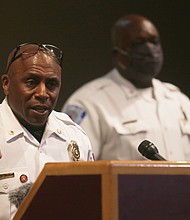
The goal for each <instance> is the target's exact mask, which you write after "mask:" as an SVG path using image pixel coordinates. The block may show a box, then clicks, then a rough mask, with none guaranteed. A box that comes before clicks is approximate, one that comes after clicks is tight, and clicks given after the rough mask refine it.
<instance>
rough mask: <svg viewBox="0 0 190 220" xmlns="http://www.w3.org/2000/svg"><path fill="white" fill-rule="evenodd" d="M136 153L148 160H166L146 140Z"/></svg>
mask: <svg viewBox="0 0 190 220" xmlns="http://www.w3.org/2000/svg"><path fill="white" fill-rule="evenodd" d="M138 151H139V152H140V153H141V154H142V155H143V156H144V157H146V158H147V159H150V160H166V159H165V158H164V157H162V156H161V155H160V154H159V152H158V149H157V147H156V146H155V145H154V144H153V143H151V142H150V141H147V140H144V141H142V142H141V143H140V144H139V146H138Z"/></svg>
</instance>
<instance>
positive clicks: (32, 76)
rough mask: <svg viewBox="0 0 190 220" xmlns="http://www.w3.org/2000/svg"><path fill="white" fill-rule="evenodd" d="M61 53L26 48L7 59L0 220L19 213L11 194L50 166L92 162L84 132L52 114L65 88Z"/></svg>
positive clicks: (0, 115) (0, 108)
mask: <svg viewBox="0 0 190 220" xmlns="http://www.w3.org/2000/svg"><path fill="white" fill-rule="evenodd" d="M61 63H62V51H61V50H60V49H59V48H57V47H55V46H53V45H47V44H33V43H32V44H31V43H26V44H22V45H19V46H18V47H16V48H15V49H14V50H13V51H12V52H11V53H10V55H9V58H8V63H7V71H6V74H4V75H3V76H2V84H3V89H4V92H5V95H6V98H5V99H4V101H3V102H2V103H1V104H0V219H1V220H9V219H12V218H13V216H14V215H15V213H16V211H17V208H16V206H15V204H13V203H11V202H10V201H11V200H10V201H9V195H10V192H14V190H16V189H18V188H20V187H22V186H23V185H24V184H26V183H33V182H34V181H35V180H36V178H37V176H38V174H39V173H40V171H41V170H42V168H43V166H44V164H45V163H47V162H70V161H71V162H72V161H87V160H93V154H92V150H91V144H90V141H89V138H88V137H87V135H86V134H85V132H84V131H83V130H82V129H81V128H80V126H78V125H77V124H76V123H74V122H73V121H72V120H71V119H70V118H69V117H68V115H66V114H64V113H62V112H60V113H59V112H56V111H54V110H53V109H54V107H55V105H56V102H57V99H58V95H59V91H60V87H61V72H62V71H61V69H62V68H61Z"/></svg>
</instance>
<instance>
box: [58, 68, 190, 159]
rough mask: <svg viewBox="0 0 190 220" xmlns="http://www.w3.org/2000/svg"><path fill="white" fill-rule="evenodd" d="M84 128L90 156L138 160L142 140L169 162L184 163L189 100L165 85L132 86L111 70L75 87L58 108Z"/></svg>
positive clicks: (189, 140) (189, 145) (189, 150)
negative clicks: (78, 87)
mask: <svg viewBox="0 0 190 220" xmlns="http://www.w3.org/2000/svg"><path fill="white" fill-rule="evenodd" d="M62 110H63V111H64V112H66V113H67V114H68V115H70V117H71V118H72V119H73V120H74V121H75V122H77V123H79V124H80V125H81V127H82V128H83V129H84V130H85V132H86V133H87V135H88V136H89V138H90V141H91V144H92V147H93V150H94V153H95V157H96V159H109V160H141V159H144V157H143V156H141V155H140V153H139V152H138V146H139V144H140V143H141V142H142V141H143V140H145V139H147V140H149V141H151V142H153V143H154V144H155V145H156V146H157V148H158V149H159V153H160V154H161V155H162V156H163V157H165V158H166V159H167V160H170V161H180V160H189V161H190V101H189V99H188V97H187V96H185V95H184V94H182V93H181V92H180V90H179V89H178V88H177V87H176V86H174V85H172V84H169V83H163V82H161V81H159V80H157V79H153V88H147V89H137V88H135V87H134V86H133V85H132V84H131V83H130V82H129V81H127V80H126V79H124V78H123V77H122V76H121V75H120V74H119V73H118V71H117V70H116V69H113V70H112V71H110V72H109V73H108V74H107V75H105V76H103V77H100V78H98V79H95V80H93V81H92V82H89V83H87V84H86V85H84V86H82V88H80V89H78V91H76V92H75V93H74V94H73V95H72V96H71V97H70V98H69V99H68V100H67V102H66V103H65V105H64V107H63V109H62Z"/></svg>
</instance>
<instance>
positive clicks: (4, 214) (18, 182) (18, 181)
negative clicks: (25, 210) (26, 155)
mask: <svg viewBox="0 0 190 220" xmlns="http://www.w3.org/2000/svg"><path fill="white" fill-rule="evenodd" d="M29 181H30V180H29V175H28V169H27V168H25V167H22V168H13V169H9V170H4V171H2V170H1V171H0V219H1V220H4V219H5V220H7V219H11V218H12V216H13V215H14V214H15V213H16V208H15V206H14V205H12V204H11V203H10V200H9V193H10V191H12V190H15V189H17V188H19V187H20V186H22V185H24V184H25V183H28V182H29Z"/></svg>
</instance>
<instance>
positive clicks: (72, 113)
mask: <svg viewBox="0 0 190 220" xmlns="http://www.w3.org/2000/svg"><path fill="white" fill-rule="evenodd" d="M66 114H67V115H68V116H69V117H70V118H71V119H72V120H73V121H74V122H75V123H77V124H80V123H81V121H82V120H83V119H84V117H85V116H86V112H85V110H84V109H83V108H82V107H80V106H78V105H68V106H67V107H66Z"/></svg>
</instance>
